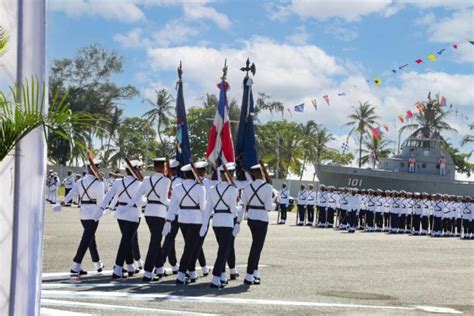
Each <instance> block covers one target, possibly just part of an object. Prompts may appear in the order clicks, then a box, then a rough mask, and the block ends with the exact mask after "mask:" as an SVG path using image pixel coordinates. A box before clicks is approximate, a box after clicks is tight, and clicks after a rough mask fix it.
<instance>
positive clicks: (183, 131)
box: [176, 80, 191, 166]
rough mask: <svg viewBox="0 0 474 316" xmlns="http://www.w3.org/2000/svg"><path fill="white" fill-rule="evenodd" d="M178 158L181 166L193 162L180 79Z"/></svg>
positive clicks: (177, 100)
mask: <svg viewBox="0 0 474 316" xmlns="http://www.w3.org/2000/svg"><path fill="white" fill-rule="evenodd" d="M176 123H177V126H176V160H177V161H179V163H180V165H181V166H184V165H187V164H188V163H190V162H191V146H190V145H189V134H188V121H187V120H186V108H185V106H184V96H183V82H182V81H181V80H179V81H178V96H177V98H176Z"/></svg>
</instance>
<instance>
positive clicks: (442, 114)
mask: <svg viewBox="0 0 474 316" xmlns="http://www.w3.org/2000/svg"><path fill="white" fill-rule="evenodd" d="M418 103H421V104H423V106H424V111H422V112H419V113H417V114H415V122H414V123H412V124H407V125H405V126H403V127H402V128H400V132H399V138H401V135H402V133H403V132H404V131H405V130H409V131H413V132H412V133H411V134H410V136H411V137H421V138H433V137H440V134H441V132H456V129H454V128H452V127H451V126H450V125H449V124H448V123H447V122H446V121H445V119H446V117H447V116H448V114H449V111H444V110H443V108H442V107H441V106H440V104H439V96H438V95H436V99H435V100H432V99H431V93H429V94H428V100H427V101H423V102H418ZM441 139H443V138H442V137H441Z"/></svg>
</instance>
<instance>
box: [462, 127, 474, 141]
mask: <svg viewBox="0 0 474 316" xmlns="http://www.w3.org/2000/svg"><path fill="white" fill-rule="evenodd" d="M469 129H470V130H471V131H474V123H471V124H470V125H469ZM470 143H474V135H470V134H468V135H466V136H464V137H463V138H462V141H461V146H464V145H466V144H470Z"/></svg>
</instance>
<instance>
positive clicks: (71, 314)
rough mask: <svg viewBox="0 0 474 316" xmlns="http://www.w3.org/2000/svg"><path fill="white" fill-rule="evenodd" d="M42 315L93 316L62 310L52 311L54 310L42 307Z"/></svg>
mask: <svg viewBox="0 0 474 316" xmlns="http://www.w3.org/2000/svg"><path fill="white" fill-rule="evenodd" d="M40 315H41V316H92V314H84V313H78V312H69V311H63V310H60V309H52V308H46V307H41V310H40Z"/></svg>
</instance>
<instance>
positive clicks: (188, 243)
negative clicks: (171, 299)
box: [163, 164, 206, 284]
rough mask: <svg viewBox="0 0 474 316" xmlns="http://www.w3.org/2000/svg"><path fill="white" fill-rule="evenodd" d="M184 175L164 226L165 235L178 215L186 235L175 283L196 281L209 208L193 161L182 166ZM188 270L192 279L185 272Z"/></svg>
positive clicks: (176, 188)
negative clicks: (203, 217)
mask: <svg viewBox="0 0 474 316" xmlns="http://www.w3.org/2000/svg"><path fill="white" fill-rule="evenodd" d="M181 171H182V172H183V174H184V180H183V182H182V183H180V184H178V185H176V186H175V187H174V189H173V195H172V196H171V201H170V204H169V208H168V214H167V215H166V223H165V225H164V227H163V236H166V235H168V234H169V233H170V231H171V222H172V221H174V220H175V219H176V216H178V223H179V227H180V228H181V232H182V234H183V237H184V250H183V254H182V256H181V260H180V262H179V270H178V276H177V279H176V284H188V283H189V282H196V280H197V278H198V275H197V273H196V260H197V257H198V255H199V251H200V250H201V247H202V240H203V238H200V237H199V231H200V229H201V226H202V215H203V213H204V211H205V208H206V189H205V188H204V186H202V185H200V184H199V183H198V182H196V180H195V179H196V178H195V175H194V173H193V170H192V168H191V165H190V164H187V165H184V166H183V167H181ZM187 270H189V279H188V278H186V271H187Z"/></svg>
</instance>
